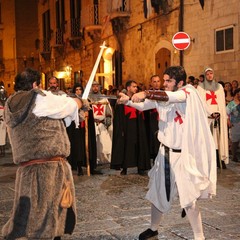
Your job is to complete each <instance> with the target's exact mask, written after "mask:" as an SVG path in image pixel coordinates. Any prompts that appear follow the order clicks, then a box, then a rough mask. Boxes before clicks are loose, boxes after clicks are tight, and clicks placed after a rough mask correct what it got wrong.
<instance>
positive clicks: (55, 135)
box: [2, 89, 79, 240]
mask: <svg viewBox="0 0 240 240" xmlns="http://www.w3.org/2000/svg"><path fill="white" fill-rule="evenodd" d="M4 116H5V120H6V124H7V126H8V132H9V137H10V142H11V145H12V153H13V161H14V163H15V164H18V165H19V168H18V170H17V172H16V181H15V198H14V206H13V210H12V214H11V216H10V219H9V220H8V222H7V223H6V224H5V226H4V227H3V230H2V234H3V236H4V238H5V239H18V238H23V237H26V238H27V239H49V240H50V239H53V238H55V237H58V236H62V235H63V234H65V233H67V234H71V233H72V232H73V229H74V226H75V224H76V203H75V189H74V183H73V177H72V172H71V168H70V165H69V164H68V163H67V161H66V160H65V158H66V157H67V156H68V155H69V153H70V143H69V140H68V136H67V133H66V128H65V125H64V122H63V120H62V119H64V121H65V124H66V126H68V125H69V124H70V123H71V122H72V121H73V120H74V121H75V123H76V125H77V126H78V124H79V123H78V107H77V104H76V102H75V101H74V100H73V99H72V98H69V97H67V96H66V95H63V96H56V95H53V94H52V93H51V92H47V91H40V90H35V89H32V90H30V91H18V92H16V93H15V94H13V95H12V96H10V97H9V99H8V100H7V103H6V110H5V114H4ZM66 181H67V182H68V183H69V186H70V190H71V194H72V196H73V200H74V201H73V204H72V206H71V207H69V208H62V207H61V206H60V201H61V198H62V189H63V186H64V184H65V182H66Z"/></svg>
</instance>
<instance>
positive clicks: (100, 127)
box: [88, 93, 112, 164]
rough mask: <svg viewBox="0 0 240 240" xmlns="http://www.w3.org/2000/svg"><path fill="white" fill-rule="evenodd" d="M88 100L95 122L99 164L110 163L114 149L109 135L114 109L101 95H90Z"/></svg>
mask: <svg viewBox="0 0 240 240" xmlns="http://www.w3.org/2000/svg"><path fill="white" fill-rule="evenodd" d="M88 99H89V101H90V105H91V108H92V111H93V116H94V122H95V132H96V142H97V163H98V164H103V163H109V162H110V159H111V148H112V139H111V136H110V133H109V129H110V128H111V125H112V108H111V106H110V103H109V101H108V99H107V98H104V95H102V94H100V93H90V95H89V98H88Z"/></svg>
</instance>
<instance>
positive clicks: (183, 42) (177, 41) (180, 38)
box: [172, 32, 191, 50]
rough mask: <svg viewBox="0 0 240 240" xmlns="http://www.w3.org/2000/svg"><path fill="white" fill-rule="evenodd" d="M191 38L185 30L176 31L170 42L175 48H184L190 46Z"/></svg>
mask: <svg viewBox="0 0 240 240" xmlns="http://www.w3.org/2000/svg"><path fill="white" fill-rule="evenodd" d="M190 42H191V39H190V37H189V35H188V34H187V33H185V32H177V33H176V34H175V35H174V36H173V38H172V44H173V46H174V47H175V48H176V49H177V50H185V49H187V48H188V47H189V46H190Z"/></svg>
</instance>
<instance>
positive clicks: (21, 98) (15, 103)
mask: <svg viewBox="0 0 240 240" xmlns="http://www.w3.org/2000/svg"><path fill="white" fill-rule="evenodd" d="M40 92H41V91H40V90H36V89H32V90H30V91H18V92H16V93H14V94H13V95H12V96H10V97H9V98H8V100H7V102H6V108H5V111H4V118H5V121H6V124H7V125H8V126H9V127H11V128H14V127H15V126H17V125H18V124H20V123H21V122H23V121H24V119H25V118H26V117H27V115H28V113H29V110H30V109H31V108H33V107H34V106H35V104H33V103H34V102H35V99H36V96H37V94H38V93H40ZM41 93H42V92H41ZM42 94H44V93H42Z"/></svg>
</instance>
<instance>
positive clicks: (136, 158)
mask: <svg viewBox="0 0 240 240" xmlns="http://www.w3.org/2000/svg"><path fill="white" fill-rule="evenodd" d="M126 90H127V94H128V96H131V95H133V94H134V93H136V92H137V83H136V82H135V81H133V80H129V81H128V82H127V83H126ZM112 143H113V144H112V157H111V164H110V168H111V169H115V170H120V169H121V168H122V171H121V175H126V174H127V168H130V167H137V168H138V174H140V175H143V174H145V171H146V170H148V169H150V167H151V165H150V157H149V150H148V144H147V136H146V129H145V123H144V114H143V112H141V111H138V110H136V109H135V108H132V107H129V106H126V105H123V104H116V106H115V110H114V118H113V141H112Z"/></svg>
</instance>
